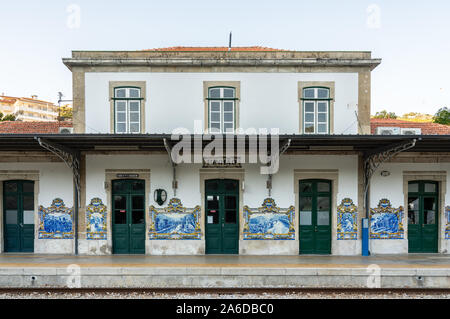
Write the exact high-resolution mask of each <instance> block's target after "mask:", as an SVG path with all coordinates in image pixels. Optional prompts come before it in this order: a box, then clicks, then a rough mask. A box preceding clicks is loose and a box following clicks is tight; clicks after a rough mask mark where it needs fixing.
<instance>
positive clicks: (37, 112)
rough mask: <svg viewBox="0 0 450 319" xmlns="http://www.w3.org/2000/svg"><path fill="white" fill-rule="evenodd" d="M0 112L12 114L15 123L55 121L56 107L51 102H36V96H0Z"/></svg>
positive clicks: (56, 116)
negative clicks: (14, 117)
mask: <svg viewBox="0 0 450 319" xmlns="http://www.w3.org/2000/svg"><path fill="white" fill-rule="evenodd" d="M0 112H2V113H3V114H4V115H8V114H14V115H15V116H16V120H17V121H23V122H29V121H56V120H57V119H58V106H57V105H55V104H53V103H52V102H47V101H42V100H38V99H37V96H36V95H32V96H31V98H28V97H13V96H5V95H0Z"/></svg>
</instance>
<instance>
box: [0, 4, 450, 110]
mask: <svg viewBox="0 0 450 319" xmlns="http://www.w3.org/2000/svg"><path fill="white" fill-rule="evenodd" d="M449 14H450V1H448V0H428V1H417V0H409V1H405V0H379V1H376V0H372V1H366V0H339V1H338V0H315V1H303V0H277V1H275V0H272V1H267V0H256V1H255V0H247V1H244V0H227V1H216V0H208V1H206V0H190V1H186V0H165V1H154V0H145V1H144V0H127V1H124V0H122V1H117V0H108V1H106V0H90V1H85V0H78V1H77V0H72V1H65V0H40V1H36V0H15V1H6V0H0V94H2V93H4V94H5V95H10V96H31V95H38V98H40V99H45V100H49V101H53V102H56V101H57V92H62V93H63V94H64V98H65V99H71V97H72V75H71V72H70V71H69V70H68V69H67V68H66V67H65V66H64V65H63V63H62V60H61V59H62V58H64V57H70V56H71V51H72V50H142V49H149V48H158V47H167V46H178V45H181V46H227V45H228V36H229V32H230V31H232V33H233V43H232V45H233V46H252V45H260V46H267V47H272V48H278V49H288V50H298V51H353V50H354V51H372V57H374V58H381V59H382V63H381V65H380V66H378V67H377V68H376V69H375V70H374V71H373V72H372V114H375V112H377V111H380V110H383V109H386V110H388V111H390V112H395V113H397V114H398V115H401V114H404V113H408V112H421V113H428V114H434V113H436V111H437V110H438V109H439V108H441V107H443V106H447V107H450V37H449V34H450V19H449V18H448V16H449Z"/></svg>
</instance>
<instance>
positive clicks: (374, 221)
mask: <svg viewBox="0 0 450 319" xmlns="http://www.w3.org/2000/svg"><path fill="white" fill-rule="evenodd" d="M370 238H371V239H403V238H404V228H403V207H402V206H400V207H399V208H394V207H392V206H391V202H390V201H389V200H388V199H382V200H380V202H379V204H378V207H377V208H371V209H370Z"/></svg>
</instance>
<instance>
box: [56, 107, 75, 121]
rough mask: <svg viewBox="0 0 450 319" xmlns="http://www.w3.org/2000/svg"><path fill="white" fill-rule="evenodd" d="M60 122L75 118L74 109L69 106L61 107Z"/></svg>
mask: <svg viewBox="0 0 450 319" xmlns="http://www.w3.org/2000/svg"><path fill="white" fill-rule="evenodd" d="M58 111H59V117H60V120H66V119H71V118H72V117H73V112H72V108H71V107H70V106H69V105H63V106H61V107H59V110H58Z"/></svg>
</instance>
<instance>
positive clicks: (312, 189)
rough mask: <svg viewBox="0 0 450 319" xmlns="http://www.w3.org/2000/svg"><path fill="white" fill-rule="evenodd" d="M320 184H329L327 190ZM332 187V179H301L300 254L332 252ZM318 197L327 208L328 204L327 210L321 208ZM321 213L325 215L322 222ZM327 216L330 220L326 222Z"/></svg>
mask: <svg viewBox="0 0 450 319" xmlns="http://www.w3.org/2000/svg"><path fill="white" fill-rule="evenodd" d="M319 184H320V185H319ZM319 186H320V187H323V186H327V190H323V189H319ZM332 187H333V184H332V181H331V180H326V179H305V180H300V181H299V203H300V204H299V245H300V254H321V255H329V254H331V224H332V216H331V208H332V200H331V199H332ZM318 198H321V200H322V202H321V203H320V205H325V208H326V206H327V205H328V208H327V210H326V211H325V210H319V209H320V208H321V207H319V201H318ZM327 202H328V203H327ZM302 209H304V210H302ZM323 209H324V208H323ZM324 212H325V213H326V212H328V214H327V215H326V214H325V215H324V214H323V213H324ZM319 213H320V215H321V216H320V217H322V218H323V217H325V219H323V220H321V222H320V223H319V218H318V217H319ZM327 218H328V222H327V224H325V221H326V219H327Z"/></svg>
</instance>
